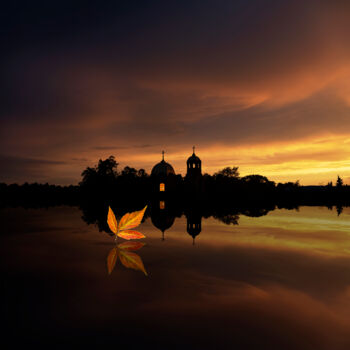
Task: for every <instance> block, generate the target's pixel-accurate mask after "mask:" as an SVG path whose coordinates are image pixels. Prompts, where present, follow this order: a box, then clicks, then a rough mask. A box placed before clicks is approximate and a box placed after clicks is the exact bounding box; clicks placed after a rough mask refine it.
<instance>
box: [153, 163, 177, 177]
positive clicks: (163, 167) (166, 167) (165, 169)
mask: <svg viewBox="0 0 350 350" xmlns="http://www.w3.org/2000/svg"><path fill="white" fill-rule="evenodd" d="M151 174H152V175H153V176H159V175H165V176H168V175H170V174H173V175H175V171H174V168H173V167H172V166H171V165H170V164H169V163H167V162H166V161H164V160H162V161H161V162H160V163H158V164H156V165H155V166H154V167H153V169H152V173H151Z"/></svg>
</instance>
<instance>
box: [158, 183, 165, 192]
mask: <svg viewBox="0 0 350 350" xmlns="http://www.w3.org/2000/svg"><path fill="white" fill-rule="evenodd" d="M159 191H160V192H164V191H165V184H163V183H161V184H160V185H159Z"/></svg>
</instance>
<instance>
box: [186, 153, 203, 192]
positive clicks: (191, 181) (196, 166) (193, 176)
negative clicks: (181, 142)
mask: <svg viewBox="0 0 350 350" xmlns="http://www.w3.org/2000/svg"><path fill="white" fill-rule="evenodd" d="M194 150H195V147H194V146H193V153H192V155H191V156H190V157H189V158H188V159H187V173H186V184H187V187H188V190H189V191H194V192H200V191H201V189H202V161H201V160H200V159H199V157H197V156H196V154H195V152H194Z"/></svg>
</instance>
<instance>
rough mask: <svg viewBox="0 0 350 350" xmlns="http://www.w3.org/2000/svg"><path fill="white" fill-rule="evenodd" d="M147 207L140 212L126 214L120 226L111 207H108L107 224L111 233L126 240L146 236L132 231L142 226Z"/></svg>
mask: <svg viewBox="0 0 350 350" xmlns="http://www.w3.org/2000/svg"><path fill="white" fill-rule="evenodd" d="M146 208H147V205H146V206H145V207H144V208H143V209H142V210H140V211H134V212H133V213H126V214H125V215H124V216H123V217H122V218H121V220H120V222H119V226H118V221H117V219H116V217H115V215H114V213H113V210H112V209H111V207H108V215H107V223H108V226H109V228H110V229H111V231H112V232H113V233H114V234H115V235H117V236H119V237H122V238H124V239H128V240H129V239H140V238H145V236H144V235H143V234H142V233H141V232H138V231H135V230H131V229H132V228H135V227H137V226H139V225H140V223H141V221H142V218H143V215H144V214H145V211H146Z"/></svg>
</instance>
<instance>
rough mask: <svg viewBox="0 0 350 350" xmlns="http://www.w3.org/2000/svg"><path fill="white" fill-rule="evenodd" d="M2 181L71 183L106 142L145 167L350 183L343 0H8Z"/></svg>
mask: <svg viewBox="0 0 350 350" xmlns="http://www.w3.org/2000/svg"><path fill="white" fill-rule="evenodd" d="M0 30H1V48H2V50H1V51H2V52H1V58H0V62H1V79H0V89H1V91H0V92H1V104H0V123H1V128H0V169H1V171H0V181H1V182H7V183H12V182H18V183H23V182H25V181H28V182H34V181H37V182H49V183H55V184H77V183H78V182H79V181H80V174H81V172H82V171H83V170H84V168H86V167H87V166H93V165H95V164H96V163H97V162H98V160H99V159H100V158H102V159H104V158H107V157H108V156H110V155H114V156H115V157H116V159H117V161H118V162H119V163H120V165H119V167H120V169H121V168H123V167H124V166H125V165H129V166H133V167H136V168H145V169H146V170H147V171H148V172H150V171H151V169H152V166H153V165H154V164H155V163H157V162H158V161H160V160H161V151H162V150H163V149H164V150H165V151H166V155H165V158H166V160H167V161H168V162H169V163H171V164H172V165H173V166H174V169H175V172H176V173H181V174H183V175H184V174H185V162H186V159H187V157H188V156H190V155H191V154H192V146H193V145H195V146H196V153H197V155H198V156H199V157H200V158H201V159H202V167H203V172H207V173H210V174H212V173H214V172H215V171H217V170H219V169H221V168H223V167H226V166H238V167H239V171H240V174H241V176H244V175H248V174H261V175H265V176H267V177H268V178H269V179H270V180H274V181H276V182H280V181H281V182H285V181H296V180H300V183H301V184H304V185H309V184H314V185H319V184H326V183H327V182H328V181H333V182H335V180H336V177H337V175H340V176H341V177H343V178H344V182H345V183H348V184H350V39H349V38H350V2H349V1H346V0H343V1H341V0H339V1H338V0H329V1H325V0H324V1H323V0H317V1H316V0H315V1H314V0H308V1H305V0H302V1H298V0H290V1H288V0H286V1H283V0H276V1H272V0H271V1H267V0H265V1H264V0H256V1H254V0H249V1H247V0H241V1H233V0H231V1H229V0H226V1H220V0H215V1H214V0H212V1H207V0H197V1H191V0H187V1H164V0H163V1H151V0H147V1H132V0H130V1H99V2H98V1H95V2H91V1H23V2H21V1H8V2H7V3H6V4H2V8H1V12H0Z"/></svg>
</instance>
